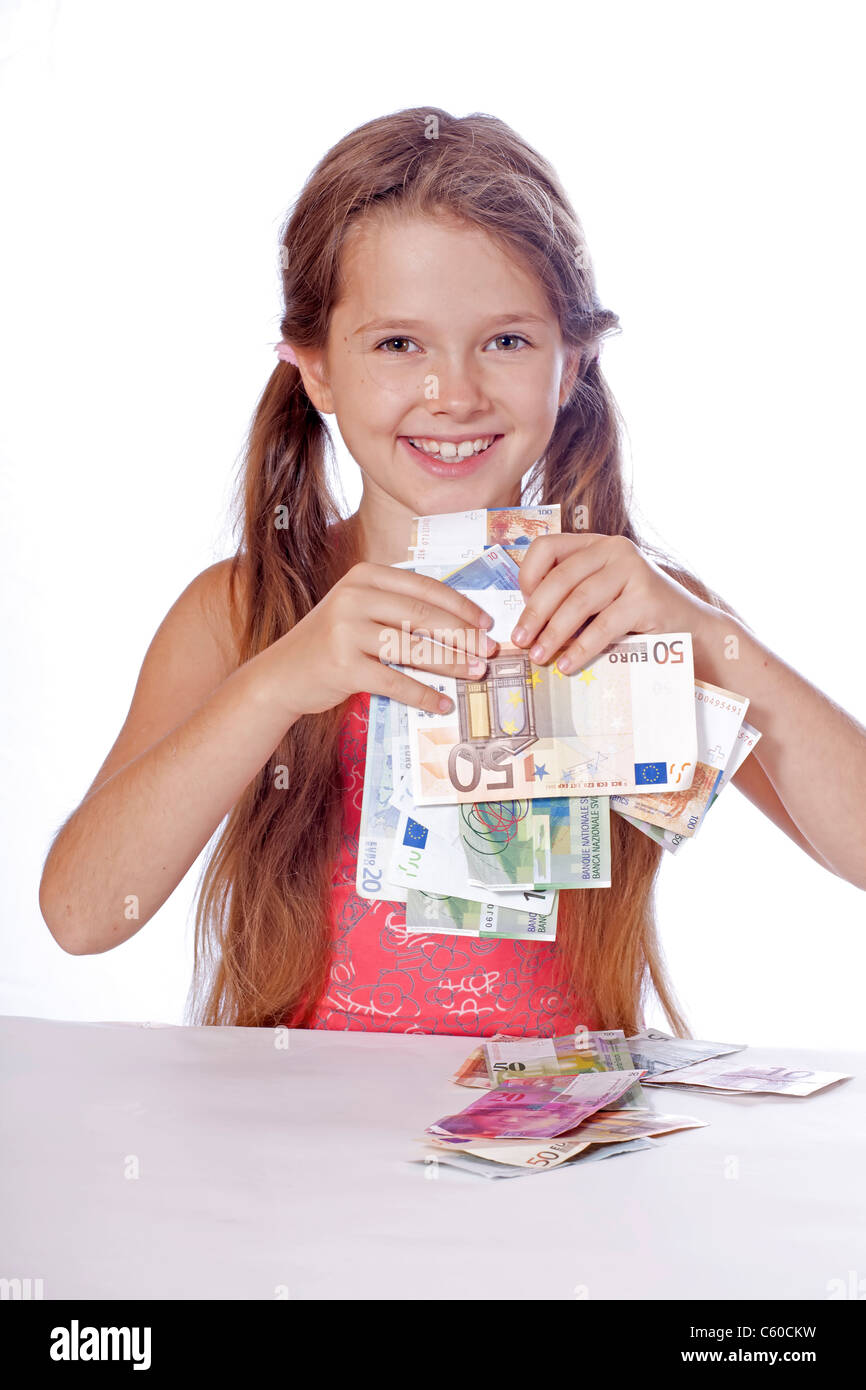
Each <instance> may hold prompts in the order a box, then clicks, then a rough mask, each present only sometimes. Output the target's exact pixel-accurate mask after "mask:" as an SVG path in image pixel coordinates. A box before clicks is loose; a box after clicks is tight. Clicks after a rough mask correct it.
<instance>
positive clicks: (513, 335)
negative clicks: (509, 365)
mask: <svg viewBox="0 0 866 1390" xmlns="http://www.w3.org/2000/svg"><path fill="white" fill-rule="evenodd" d="M503 339H505V340H509V341H512V342H513V341H515V340H516V341H518V342H521V343H526V344H527V345H528V344H529V339H528V338H524V336H523V334H522V333H498V334H497V335H496V337H495V338H493V339H492V341H493V342H494V343H501V342H502V341H503ZM507 351H509V352H511V351H514V349H512V348H509V349H507Z"/></svg>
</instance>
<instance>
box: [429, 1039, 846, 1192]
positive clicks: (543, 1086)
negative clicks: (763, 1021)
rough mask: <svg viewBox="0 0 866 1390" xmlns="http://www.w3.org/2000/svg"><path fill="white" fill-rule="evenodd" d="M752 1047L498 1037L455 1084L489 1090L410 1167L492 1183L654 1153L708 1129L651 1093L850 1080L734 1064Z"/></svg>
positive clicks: (797, 1092)
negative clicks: (679, 1135) (443, 1168)
mask: <svg viewBox="0 0 866 1390" xmlns="http://www.w3.org/2000/svg"><path fill="white" fill-rule="evenodd" d="M745 1046H746V1044H745V1043H714V1042H699V1041H697V1040H695V1039H692V1038H688V1039H683V1038H674V1037H672V1036H671V1034H669V1033H664V1032H662V1031H661V1030H660V1029H657V1028H649V1029H644V1030H643V1031H642V1032H640V1033H635V1034H634V1035H632V1036H631V1037H628V1038H627V1037H625V1035H624V1033H623V1032H622V1029H609V1030H607V1031H605V1032H589V1031H588V1030H587V1029H578V1030H577V1031H576V1032H574V1033H570V1034H568V1035H567V1036H565V1037H561V1038H508V1037H507V1036H506V1035H504V1034H497V1035H496V1037H493V1038H489V1039H487V1040H485V1041H484V1042H483V1043H482V1044H481V1046H480V1047H478V1048H476V1049H475V1051H474V1052H472V1053H471V1054H470V1056H469V1057H467V1059H466V1061H465V1062H464V1063H463V1064H462V1066H460V1067H459V1068H458V1070H457V1072H456V1073H455V1075H454V1077H453V1078H452V1080H454V1081H455V1082H456V1083H457V1084H458V1085H459V1086H471V1087H477V1088H479V1089H483V1090H484V1092H485V1094H484V1095H483V1096H480V1097H479V1098H478V1099H477V1100H475V1101H473V1102H472V1103H471V1104H470V1105H468V1106H466V1108H465V1109H464V1110H461V1111H459V1112H458V1113H457V1114H454V1115H446V1116H445V1117H444V1118H443V1119H441V1120H437V1121H436V1122H435V1124H431V1125H428V1126H427V1129H426V1131H425V1134H426V1136H427V1138H425V1140H423V1141H422V1142H424V1143H425V1144H426V1145H427V1152H426V1153H425V1155H424V1156H423V1158H420V1159H417V1160H414V1161H415V1162H418V1163H424V1164H427V1165H431V1164H432V1165H437V1164H439V1163H445V1164H447V1165H449V1166H452V1167H456V1168H464V1169H467V1170H469V1171H471V1172H474V1173H477V1174H479V1175H481V1176H484V1177H489V1178H503V1177H520V1176H521V1175H526V1174H530V1173H543V1172H546V1171H548V1170H549V1169H551V1168H557V1167H560V1166H561V1165H562V1164H564V1163H568V1164H569V1166H571V1165H572V1164H575V1163H589V1162H592V1161H593V1160H595V1159H602V1158H612V1157H613V1156H614V1155H615V1154H624V1153H636V1152H638V1151H639V1150H641V1149H649V1148H654V1147H656V1145H655V1139H656V1137H657V1136H659V1135H663V1134H669V1133H671V1132H672V1131H673V1130H679V1129H697V1128H702V1127H704V1126H705V1125H706V1123H707V1122H706V1121H705V1120H698V1119H695V1118H694V1117H692V1116H690V1115H679V1114H668V1113H661V1112H658V1111H656V1110H655V1109H653V1106H652V1100H651V1098H650V1097H649V1096H648V1094H647V1092H646V1091H645V1090H644V1089H643V1088H644V1086H647V1087H649V1086H652V1087H657V1086H675V1087H678V1088H683V1087H685V1088H696V1089H701V1090H706V1091H708V1092H709V1093H714V1094H725V1093H727V1094H729V1093H730V1092H732V1091H733V1092H740V1093H743V1092H749V1093H755V1092H765V1093H772V1094H775V1095H787V1096H808V1095H811V1094H812V1093H813V1092H815V1091H819V1090H821V1089H822V1088H823V1087H825V1086H830V1085H832V1084H833V1083H834V1082H837V1081H842V1080H848V1079H849V1077H848V1074H847V1073H844V1072H829V1071H809V1070H804V1069H802V1068H800V1069H798V1068H794V1067H789V1066H786V1065H785V1064H784V1063H778V1064H777V1063H773V1064H771V1065H769V1066H767V1065H765V1066H760V1067H757V1066H745V1065H742V1064H739V1065H738V1064H736V1063H732V1062H731V1061H729V1060H728V1058H729V1056H730V1054H731V1053H734V1052H741V1051H742V1050H743V1048H744V1047H745Z"/></svg>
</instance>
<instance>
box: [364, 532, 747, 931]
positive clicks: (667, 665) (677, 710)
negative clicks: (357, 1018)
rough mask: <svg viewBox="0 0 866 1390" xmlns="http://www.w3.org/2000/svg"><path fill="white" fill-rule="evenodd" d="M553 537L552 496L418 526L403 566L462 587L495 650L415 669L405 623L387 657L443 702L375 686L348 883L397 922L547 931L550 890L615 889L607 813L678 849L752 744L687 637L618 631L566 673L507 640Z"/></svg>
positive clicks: (418, 927) (733, 698)
mask: <svg viewBox="0 0 866 1390" xmlns="http://www.w3.org/2000/svg"><path fill="white" fill-rule="evenodd" d="M559 530H560V509H559V506H537V507H500V508H494V509H490V510H478V511H470V512H453V513H446V514H443V515H440V516H426V517H416V518H415V520H414V527H413V536H412V544H411V546H410V548H409V558H408V559H407V560H405V561H402V562H400V564H399V566H398V568H403V569H411V570H414V571H415V572H416V573H418V574H425V575H429V576H431V577H432V578H434V579H439V580H441V581H442V582H443V583H445V584H447V585H449V586H450V587H451V588H453V589H455V590H457V591H458V592H460V593H466V594H469V595H470V596H471V597H472V598H473V600H474V602H476V603H478V604H479V605H480V606H481V607H482V608H484V609H485V610H486V611H487V612H488V613H489V614H490V615H491V617H492V618H493V620H494V624H493V627H492V628H491V629H490V632H491V636H492V637H493V638H495V639H496V641H497V642H498V643H499V650H498V652H497V654H496V656H495V657H491V658H489V659H488V662H487V669H486V671H485V673H484V675H483V676H481V677H480V678H479V679H478V680H465V681H464V680H456V679H453V678H451V677H448V676H444V675H440V674H438V673H436V672H435V671H432V672H429V671H424V670H421V669H420V668H418V667H410V665H409V664H408V663H409V661H410V660H411V657H410V654H409V651H406V650H405V644H406V643H407V642H410V641H411V633H403V634H402V639H401V643H400V646H401V649H400V650H398V651H396V652H392V653H391V655H393V656H394V658H395V659H394V660H393V661H391V662H390V663H389V664H391V665H393V666H394V667H395V669H397V670H401V671H406V672H407V673H408V674H411V675H412V676H413V677H414V678H415V679H416V680H421V681H424V682H426V683H427V684H428V685H431V686H433V687H434V688H435V689H437V690H439V691H441V692H443V693H444V694H446V695H448V696H450V698H451V700H452V701H453V704H454V708H453V710H452V712H450V713H448V714H428V713H427V712H426V711H423V710H419V709H416V708H414V707H411V706H408V705H404V704H401V703H398V702H397V701H393V700H389V699H387V698H386V697H384V696H380V695H375V694H373V695H371V696H370V720H369V729H368V737H367V760H366V770H365V777H364V793H363V803H362V810H361V833H360V839H359V845H358V868H357V884H356V886H357V892H358V894H359V896H361V897H365V898H382V899H384V900H386V901H390V902H405V904H406V930H407V931H412V932H425V933H445V934H449V933H458V934H463V935H469V936H479V937H489V938H496V937H501V938H512V939H520V940H548V941H549V940H553V939H554V937H555V935H556V916H557V903H558V897H559V890H560V889H562V888H609V887H610V884H611V841H610V814H611V812H614V814H616V815H620V816H623V817H624V819H625V820H627V821H628V822H629V823H630V824H631V825H633V826H634V827H635V828H636V829H637V830H640V831H641V832H642V833H643V834H645V835H649V836H651V837H652V838H653V839H654V840H656V841H658V842H659V843H660V844H661V845H662V846H663V847H664V848H665V849H666V850H667V851H669V852H670V853H672V854H675V853H677V852H678V851H679V850H680V849H681V847H682V845H684V844H685V843H686V842H687V841H688V840H690V839H692V838H693V837H694V836H695V835H696V834H697V833H698V831H699V830H700V828H701V826H702V825H703V822H704V819H705V817H706V814H707V812H708V811H709V810H710V808H711V807H712V806H713V805H714V804H715V802H716V800H717V799H718V797H719V794H720V793H721V792H722V791H723V790H724V788H725V787H726V786H727V784H728V782H729V781H730V779H731V777H732V776H733V774H734V773H735V772H736V771H737V769H738V768H739V767H740V766H741V765H742V763H743V760H744V759H745V758H746V757H748V755H749V753H750V752H751V751H752V749H753V748H754V747H755V745H756V743H757V742H758V739H759V738H760V737H761V735H760V734H759V733H758V731H757V729H754V728H752V726H751V725H750V724H748V723H746V721H745V714H746V710H747V708H748V705H749V700H748V698H747V697H746V696H744V695H738V694H735V693H733V692H732V691H730V690H723V689H721V688H720V687H718V686H714V685H709V684H708V683H707V682H706V681H699V680H695V677H694V665H693V655H692V639H691V634H690V633H688V632H665V633H658V634H652V635H646V636H631V637H625V638H623V639H622V640H621V641H619V642H615V643H612V644H611V645H610V646H609V647H607V648H605V650H604V651H603V652H602V653H600V654H599V655H598V656H597V657H596V658H595V659H594V660H593V661H592V662H591V663H590V664H589V665H588V666H587V667H585V668H584V669H583V670H581V671H576V672H574V673H572V674H570V675H563V673H562V672H560V671H559V670H558V668H557V667H556V666H555V664H551V665H550V666H537V665H535V663H534V662H532V661H531V660H530V659H529V656H528V654H527V653H526V652H525V651H524V650H523V649H522V648H518V647H515V646H514V645H513V644H512V642H511V640H510V637H511V633H512V631H513V629H514V626H515V623H516V621H517V618H518V616H519V615H520V613H521V612H522V610H523V607H524V600H523V596H522V594H521V591H520V562H521V559H522V558H523V556H525V554H526V547H527V546H528V545H529V544H530V543H531V542H532V540H534V539H535V537H536V536H540V535H549V534H557V533H559ZM457 630H458V624H457V623H456V621H455V632H456V631H457ZM433 637H434V646H436V645H437V643H436V640H435V639H436V634H435V632H434V634H433ZM448 642H449V639H448V636H447V634H443V635H442V637H441V638H440V639H439V645H440V646H442V649H443V652H444V650H445V648H446V646H447V645H448ZM410 651H411V648H410ZM383 659H384V658H383Z"/></svg>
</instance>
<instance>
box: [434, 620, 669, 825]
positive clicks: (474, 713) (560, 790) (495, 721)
mask: <svg viewBox="0 0 866 1390" xmlns="http://www.w3.org/2000/svg"><path fill="white" fill-rule="evenodd" d="M415 674H416V676H417V677H418V678H419V679H422V680H424V681H425V682H426V683H427V684H428V685H431V686H433V687H434V688H435V689H437V690H439V691H441V692H442V693H444V694H446V695H448V696H449V697H450V698H451V700H452V701H453V703H454V706H455V707H454V709H453V710H452V711H451V712H449V713H447V714H432V713H427V712H426V711H425V710H420V709H417V708H415V707H410V708H409V738H410V756H411V764H412V774H413V787H412V795H413V799H414V801H415V803H416V805H418V806H422V805H438V804H442V803H447V802H461V803H462V802H476V801H493V800H500V799H502V798H503V796H507V797H508V799H510V800H520V799H527V798H535V797H548V796H598V795H611V794H614V793H616V794H620V795H625V794H628V793H631V792H637V791H644V790H646V789H648V788H649V787H654V788H655V789H657V790H664V791H675V790H679V789H680V788H686V787H688V786H690V784H691V779H692V777H693V775H694V766H695V761H696V752H697V735H696V727H695V709H694V669H693V661H692V639H691V633H688V632H681V633H659V634H653V635H652V636H650V637H627V638H624V639H623V640H622V641H620V642H615V643H612V644H611V645H610V646H608V647H606V648H605V650H604V651H603V652H602V653H601V654H600V655H599V656H598V657H596V659H595V660H594V661H593V662H592V663H591V664H590V665H589V666H588V667H586V668H585V669H584V670H582V671H580V672H578V673H576V674H575V675H571V676H564V675H562V673H561V672H559V669H558V667H551V668H546V667H543V666H535V664H534V663H533V662H531V661H530V660H529V658H528V657H527V656H526V654H525V653H524V652H523V651H521V650H520V649H518V648H516V647H514V646H513V645H512V644H511V643H503V644H502V646H501V649H500V655H499V656H498V657H491V658H489V659H488V663H487V672H486V674H485V675H484V676H483V677H481V678H480V679H479V680H477V681H468V680H467V681H462V680H461V681H458V680H455V679H452V678H451V677H448V676H438V675H435V674H433V673H431V672H421V671H416V672H415Z"/></svg>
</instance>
